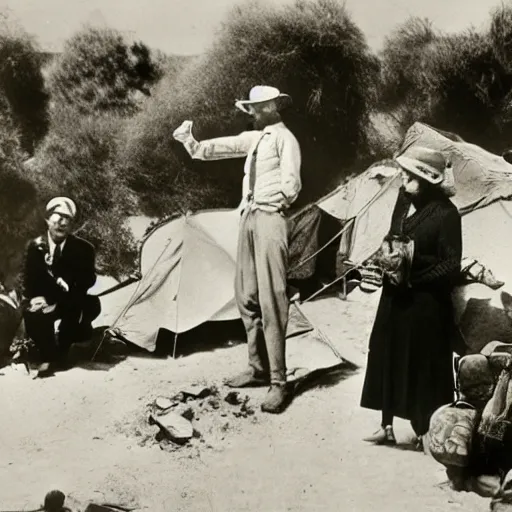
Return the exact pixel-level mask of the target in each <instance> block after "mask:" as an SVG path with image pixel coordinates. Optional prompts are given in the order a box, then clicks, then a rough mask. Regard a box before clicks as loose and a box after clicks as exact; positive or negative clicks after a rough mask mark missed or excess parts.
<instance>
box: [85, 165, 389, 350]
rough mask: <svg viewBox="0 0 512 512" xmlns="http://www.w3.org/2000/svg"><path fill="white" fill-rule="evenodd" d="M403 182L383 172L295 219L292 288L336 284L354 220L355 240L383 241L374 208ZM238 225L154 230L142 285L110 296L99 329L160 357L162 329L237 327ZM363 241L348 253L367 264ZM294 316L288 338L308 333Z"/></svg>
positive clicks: (178, 224)
mask: <svg viewBox="0 0 512 512" xmlns="http://www.w3.org/2000/svg"><path fill="white" fill-rule="evenodd" d="M379 169H381V171H383V174H382V173H379V172H378V171H379ZM398 182H399V181H398V180H397V179H396V176H395V175H393V174H390V173H389V170H388V169H387V168H380V167H379V166H376V167H374V168H372V169H370V170H369V171H367V172H366V173H364V174H363V175H361V176H359V177H357V178H356V179H354V180H352V181H351V182H350V183H349V185H348V186H345V187H340V188H338V189H337V190H335V191H334V192H333V193H331V194H329V195H328V196H327V197H325V198H324V199H323V200H321V201H319V202H318V203H316V204H314V205H310V206H308V207H307V208H304V209H303V210H301V211H300V212H297V213H296V214H295V215H294V216H293V217H292V218H291V219H290V224H291V237H290V253H291V257H290V268H291V271H290V275H289V278H290V281H303V280H305V279H308V278H310V277H311V276H313V275H314V274H315V273H317V272H318V270H319V269H320V270H323V271H324V272H325V273H326V274H327V277H335V273H336V269H335V267H336V266H335V263H336V261H335V260H336V253H337V248H338V246H339V239H340V231H341V229H342V226H343V224H344V220H345V219H346V218H347V217H348V218H351V217H354V216H355V218H356V219H357V222H356V223H355V226H354V227H353V230H352V231H354V232H363V231H364V230H365V229H367V226H368V223H373V224H374V225H377V224H381V225H382V228H381V231H382V233H383V234H384V232H385V230H386V229H387V227H386V226H385V223H384V224H383V223H382V218H381V217H380V216H379V215H373V214H371V212H375V211H376V210H375V209H373V210H371V209H369V205H370V204H373V202H375V201H376V200H378V198H379V197H384V200H385V201H387V202H388V203H390V205H391V203H393V202H394V197H396V195H395V196H394V195H393V193H388V194H387V195H384V194H382V192H383V191H384V190H388V191H389V192H393V191H395V192H396V191H397V190H398ZM359 205H360V206H361V207H360V208H359V209H360V210H361V212H359V213H360V215H359V216H358V215H357V214H358V212H357V211H356V210H355V207H356V206H359ZM239 219H240V211H239V210H237V209H234V210H211V211H200V212H197V213H193V214H192V213H191V214H188V215H184V216H181V217H179V218H177V219H173V220H171V221H169V222H166V223H164V224H162V225H160V226H158V227H157V228H155V229H154V230H153V231H152V232H151V233H150V234H149V236H148V237H147V238H146V239H145V240H144V241H143V243H142V249H141V255H140V272H141V274H142V279H141V280H140V281H138V282H135V283H132V284H130V285H129V286H126V287H125V288H122V289H120V290H117V291H116V292H114V293H110V294H106V295H104V296H103V297H102V299H101V300H102V315H101V316H100V317H99V318H98V319H97V320H96V322H95V325H96V326H109V327H111V328H114V329H116V330H117V331H118V332H119V333H121V334H122V336H123V337H124V338H125V339H127V340H129V341H131V342H132V343H135V344H136V345H139V346H140V347H142V348H144V349H146V350H149V351H153V350H154V349H155V345H156V339H157V336H158V333H159V330H160V329H166V330H168V331H171V332H173V333H183V332H186V331H189V330H190V329H193V328H195V327H197V326H199V325H201V324H203V323H205V322H209V321H226V320H235V319H238V318H239V313H238V310H237V308H236V304H235V300H234V276H235V261H236V246H237V236H238V223H239ZM356 238H357V241H355V242H354V243H352V244H349V245H351V247H350V248H349V250H348V252H349V254H353V255H354V257H356V258H359V259H361V260H362V259H365V257H366V256H365V252H367V251H368V248H367V247H366V244H365V243H364V238H363V237H354V236H352V239H354V240H356ZM329 248H331V249H332V248H334V251H332V250H331V251H330V252H329ZM368 255H369V254H368ZM326 256H327V257H326ZM291 313H292V315H291V321H290V325H289V329H288V330H289V333H288V334H289V336H292V335H293V334H295V333H296V332H297V331H303V330H304V328H305V323H304V319H303V318H302V315H301V314H300V312H298V311H297V310H296V309H295V308H294V307H293V306H292V309H291Z"/></svg>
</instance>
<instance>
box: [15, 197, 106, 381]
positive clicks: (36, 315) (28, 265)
mask: <svg viewBox="0 0 512 512" xmlns="http://www.w3.org/2000/svg"><path fill="white" fill-rule="evenodd" d="M75 216H76V205H75V203H74V202H73V201H72V200H71V199H69V198H67V197H56V198H54V199H52V200H51V201H50V202H49V203H48V204H47V205H46V224H47V226H48V231H47V233H46V234H45V235H42V236H40V237H38V238H36V239H35V240H32V241H31V242H30V243H29V244H28V247H27V252H26V257H25V266H24V271H23V291H24V297H25V299H26V300H27V302H28V306H27V308H26V309H25V311H24V320H25V327H26V331H27V335H28V337H29V338H31V339H32V340H33V341H34V343H35V345H36V346H37V348H38V350H39V352H40V355H41V358H42V362H43V367H42V368H40V372H42V371H46V370H48V369H50V366H51V365H63V364H64V363H65V359H66V356H67V353H68V351H69V348H70V346H71V344H72V343H75V342H80V341H85V340H86V339H87V338H88V337H89V336H90V335H91V334H92V321H93V320H94V319H95V318H96V317H97V316H98V315H99V313H100V309H101V306H100V303H99V299H98V298H97V297H93V296H90V295H87V291H88V290H89V288H91V287H92V286H93V285H94V283H95V282H96V269H95V251H94V247H93V246H92V245H91V244H90V243H89V242H87V241H85V240H83V239H81V238H79V237H77V236H75V235H73V234H71V230H72V228H73V221H74V219H75ZM56 320H60V325H59V331H58V339H56V336H55V321H56Z"/></svg>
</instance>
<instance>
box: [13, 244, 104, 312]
mask: <svg viewBox="0 0 512 512" xmlns="http://www.w3.org/2000/svg"><path fill="white" fill-rule="evenodd" d="M41 242H42V243H41ZM47 253H48V239H47V235H44V236H42V237H38V238H36V239H34V240H31V241H30V242H29V244H28V246H27V251H26V255H25V264H24V269H23V277H22V280H23V295H24V297H25V298H27V299H32V298H33V297H39V296H41V297H45V299H46V302H47V303H48V304H49V305H52V304H58V305H59V306H64V308H65V307H66V303H69V302H75V303H76V302H77V301H78V302H81V301H82V300H83V299H84V298H85V296H86V294H87V290H89V288H91V287H92V286H93V285H94V283H95V282H96V268H95V250H94V247H93V245H92V244H90V243H89V242H87V241H86V240H84V239H82V238H79V237H77V236H75V235H69V236H68V237H67V239H66V244H65V246H64V248H63V249H62V255H61V257H60V259H59V261H58V263H57V264H56V265H55V266H54V267H52V273H53V275H54V276H55V277H52V276H51V275H50V273H49V272H48V265H47V264H46V262H45V254H47ZM59 277H61V278H62V279H64V281H66V283H67V285H68V286H69V292H65V291H64V290H62V289H61V288H60V287H59V286H58V285H57V282H56V279H57V278H59Z"/></svg>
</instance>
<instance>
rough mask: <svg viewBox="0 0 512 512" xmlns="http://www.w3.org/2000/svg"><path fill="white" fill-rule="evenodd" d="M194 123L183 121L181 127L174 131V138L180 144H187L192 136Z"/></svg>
mask: <svg viewBox="0 0 512 512" xmlns="http://www.w3.org/2000/svg"><path fill="white" fill-rule="evenodd" d="M192 124H193V123H192V121H183V123H182V124H181V126H179V127H178V128H176V130H174V133H173V134H172V136H173V137H174V138H175V139H176V140H177V141H178V142H186V141H187V140H188V139H189V138H190V137H191V136H192Z"/></svg>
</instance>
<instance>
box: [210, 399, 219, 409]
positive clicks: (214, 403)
mask: <svg viewBox="0 0 512 512" xmlns="http://www.w3.org/2000/svg"><path fill="white" fill-rule="evenodd" d="M208 405H209V406H210V407H212V408H213V409H219V407H220V403H219V401H218V400H217V399H215V398H210V400H208Z"/></svg>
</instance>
